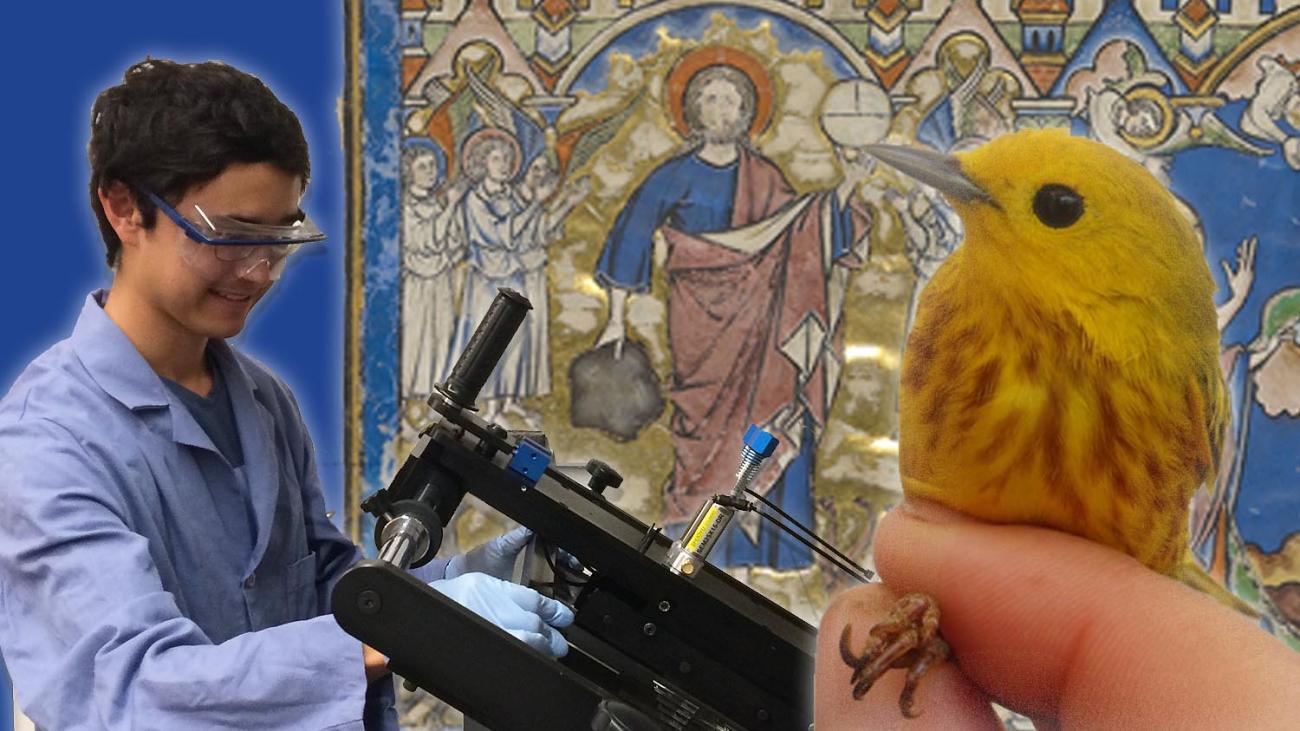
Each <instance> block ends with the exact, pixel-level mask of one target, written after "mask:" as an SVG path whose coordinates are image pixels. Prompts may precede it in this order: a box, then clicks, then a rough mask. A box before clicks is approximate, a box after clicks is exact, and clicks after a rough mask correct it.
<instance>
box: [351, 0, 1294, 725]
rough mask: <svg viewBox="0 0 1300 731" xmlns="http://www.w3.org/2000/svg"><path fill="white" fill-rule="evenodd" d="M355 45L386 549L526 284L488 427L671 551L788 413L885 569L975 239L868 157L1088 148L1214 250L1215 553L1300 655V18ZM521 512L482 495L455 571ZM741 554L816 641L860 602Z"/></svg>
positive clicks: (1069, 10)
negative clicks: (414, 454) (937, 298)
mask: <svg viewBox="0 0 1300 731" xmlns="http://www.w3.org/2000/svg"><path fill="white" fill-rule="evenodd" d="M348 33H349V44H348V53H349V69H350V71H349V78H348V89H347V94H346V95H345V100H344V109H343V115H344V124H345V126H346V129H347V131H348V140H349V143H348V144H349V151H348V154H349V160H350V166H349V196H350V211H351V222H352V230H351V231H350V243H349V262H350V264H349V272H348V293H349V300H348V301H349V323H348V370H347V373H348V378H347V382H348V386H347V387H348V395H347V399H348V400H347V403H348V435H347V443H348V450H349V464H350V469H349V474H348V485H347V510H348V515H347V525H348V527H349V529H350V531H351V532H352V533H353V536H354V537H355V538H356V539H357V540H358V541H360V542H362V543H364V544H366V545H370V544H371V543H372V541H371V538H370V534H371V531H372V530H373V525H372V524H371V523H369V522H368V518H367V516H366V515H365V514H364V513H363V512H362V511H361V510H360V509H359V507H358V506H359V502H360V500H361V499H363V498H364V496H366V495H367V494H369V493H371V492H373V491H374V490H377V489H379V488H382V487H385V486H386V485H387V484H388V481H389V480H390V479H391V478H392V477H393V475H394V473H395V472H396V469H397V467H398V466H400V464H401V461H402V460H403V459H404V458H405V456H406V454H407V452H408V451H409V450H410V448H411V447H412V446H413V444H414V443H415V441H416V439H417V434H418V431H419V429H420V428H422V426H423V425H424V424H425V423H427V420H428V419H429V417H430V414H429V407H428V399H429V397H430V395H431V394H432V393H434V388H435V386H436V385H437V384H438V383H439V382H441V381H442V380H443V379H444V378H446V376H447V374H448V372H449V369H450V368H451V366H452V364H453V363H454V361H455V359H456V357H457V355H458V354H459V353H460V351H461V350H462V349H463V348H464V346H465V344H466V342H467V341H468V339H469V338H470V336H471V335H472V333H473V330H474V328H475V326H476V325H477V323H478V321H479V319H480V318H481V317H482V316H483V314H484V312H485V311H486V309H487V307H488V305H489V304H490V302H491V301H492V298H493V296H494V295H495V293H496V291H497V289H498V288H500V287H508V288H511V289H514V290H516V291H518V292H520V293H522V294H524V295H525V296H526V297H527V298H528V299H529V300H530V301H531V304H532V307H533V310H532V312H531V313H530V315H529V317H528V319H527V320H526V321H525V324H524V326H523V327H522V328H521V329H520V331H519V333H518V335H517V336H516V338H515V340H514V341H513V342H512V344H511V345H510V347H509V349H508V350H507V351H506V353H505V355H504V356H503V358H502V359H501V362H500V365H499V367H498V369H497V371H496V372H495V373H494V374H493V376H492V378H491V379H489V381H488V382H487V383H486V384H485V385H484V387H483V390H482V392H481V393H480V397H479V409H480V411H481V413H482V415H483V416H484V418H487V419H489V420H492V421H495V422H497V423H499V424H501V425H503V426H505V427H507V428H509V429H526V430H540V431H543V432H545V434H546V436H547V438H548V440H549V443H550V446H551V448H552V449H553V450H554V452H555V455H556V458H557V460H558V461H559V462H561V463H573V464H578V465H581V464H583V463H585V462H586V461H587V460H588V459H590V458H597V459H600V460H603V461H605V462H607V463H609V464H610V465H613V466H614V467H616V468H617V469H618V470H619V471H620V472H621V473H622V474H623V475H624V477H625V481H624V482H623V485H622V487H621V488H620V489H619V490H617V491H614V492H616V493H617V494H615V495H613V497H612V498H611V499H612V500H614V501H615V502H616V504H618V505H619V506H620V507H622V508H623V509H624V510H627V511H628V512H630V513H632V514H633V515H635V516H637V517H638V518H640V519H641V520H642V521H644V522H645V523H646V524H652V523H653V524H655V525H657V526H659V527H660V528H661V529H662V530H664V531H665V532H666V533H668V534H670V535H672V534H673V533H674V531H676V532H677V533H678V534H680V532H681V531H682V530H683V529H684V527H685V523H686V522H687V521H689V520H690V518H691V516H692V515H693V513H694V512H695V511H696V510H697V509H698V508H699V506H700V505H701V503H702V502H703V501H705V500H707V499H708V498H709V497H710V496H711V495H713V494H715V493H718V492H723V491H725V490H727V489H728V488H729V487H730V485H731V480H732V478H733V476H734V472H735V469H736V459H737V456H738V454H739V446H740V438H741V435H742V434H743V432H744V431H745V428H746V427H747V426H748V425H750V424H758V425H760V426H761V427H763V428H765V429H767V430H769V431H771V432H772V433H774V434H776V435H777V436H778V437H779V439H780V447H779V448H778V450H777V452H776V453H775V454H774V455H773V458H772V459H771V460H770V461H769V462H770V463H769V464H768V465H767V467H766V468H765V469H764V470H763V471H762V472H761V473H760V475H759V477H758V479H757V480H756V482H755V489H756V490H757V491H758V492H760V493H761V494H763V495H765V496H766V498H767V499H768V500H770V501H771V502H772V503H773V504H775V505H777V506H779V507H780V508H781V509H782V510H783V511H785V512H786V513H787V514H788V515H789V516H791V517H792V518H793V519H795V520H797V521H799V522H800V523H803V524H804V525H807V526H808V527H810V528H812V529H813V530H815V531H816V532H817V533H818V534H819V535H821V536H822V537H823V538H825V539H826V540H828V541H830V542H832V543H833V544H834V545H836V546H837V547H838V548H839V549H840V550H841V551H843V552H844V553H846V554H847V555H849V556H850V557H851V558H852V559H854V560H855V561H858V562H860V563H862V564H863V565H865V566H867V567H871V565H872V564H871V543H872V535H873V531H874V528H875V526H876V523H877V521H878V519H879V518H880V516H881V515H883V514H884V512H885V511H887V510H888V509H889V508H890V507H891V506H893V505H894V504H896V503H897V501H898V500H899V499H900V498H901V494H902V493H901V483H900V480H899V476H898V459H897V444H898V442H897V439H898V434H897V412H898V408H897V394H898V370H899V363H900V359H901V356H902V352H903V349H904V348H905V346H906V342H907V333H908V330H909V328H910V325H911V322H912V320H913V317H914V313H915V307H916V303H917V298H918V294H919V292H920V291H921V290H922V289H923V288H924V287H925V285H926V282H927V281H928V279H929V278H930V277H931V275H933V273H934V272H935V270H936V269H937V267H938V266H940V265H941V264H942V263H943V261H944V259H945V257H946V256H947V255H948V254H949V253H951V252H952V251H953V250H954V249H955V248H956V247H957V246H960V245H961V241H962V224H961V221H960V220H959V219H958V218H957V216H956V214H955V213H954V211H953V210H952V209H951V208H950V207H949V206H948V204H947V203H946V202H945V200H944V199H943V198H942V197H941V196H939V195H938V194H937V193H935V192H934V191H933V190H931V189H929V188H926V187H924V186H921V185H919V184H916V183H914V182H912V181H911V180H909V179H906V178H904V177H903V176H901V175H898V174H896V173H895V172H894V171H893V170H891V169H890V168H888V167H887V166H884V165H880V164H877V163H876V161H875V160H874V159H873V158H872V157H871V156H869V155H867V154H865V152H864V150H863V148H864V146H866V145H870V144H873V143H878V142H886V143H891V144H905V145H914V146H922V147H925V148H928V149H931V150H935V151H939V152H943V153H959V152H961V151H963V150H969V149H971V148H974V147H977V146H979V145H980V144H982V143H983V142H985V141H988V140H990V139H993V138H995V137H997V136H999V135H1002V134H1005V133H1008V132H1012V131H1015V130H1018V129H1023V128H1031V127H1033V128H1043V127H1059V128H1064V129H1068V130H1071V131H1072V132H1073V133H1074V134H1076V135H1083V136H1088V137H1091V138H1093V139H1096V140H1099V141H1101V142H1104V143H1106V144H1107V145H1110V146H1112V147H1113V148H1115V149H1117V150H1119V151H1121V152H1122V153H1123V154H1124V155H1126V156H1128V157H1129V158H1131V159H1133V160H1134V161H1136V162H1138V163H1140V164H1142V165H1144V166H1146V167H1147V168H1148V169H1149V170H1150V171H1151V172H1152V173H1153V174H1154V175H1155V176H1156V177H1157V178H1159V179H1160V180H1161V181H1162V182H1164V183H1165V184H1167V185H1168V186H1169V188H1170V189H1171V190H1172V191H1173V192H1174V194H1175V196H1176V197H1177V199H1178V202H1179V204H1180V206H1181V208H1182V210H1183V213H1184V215H1186V216H1187V217H1188V218H1189V219H1190V220H1191V221H1192V222H1193V223H1194V225H1195V228H1196V230H1197V231H1198V233H1199V235H1200V237H1201V239H1202V241H1201V243H1202V246H1203V248H1204V252H1205V258H1206V261H1207V263H1208V265H1209V266H1210V269H1211V272H1212V273H1213V275H1214V276H1215V278H1216V282H1217V285H1218V294H1217V297H1216V305H1217V307H1218V321H1219V328H1220V332H1221V334H1222V351H1221V352H1222V358H1221V364H1222V369H1223V374H1224V377H1225V379H1226V380H1227V383H1228V385H1229V391H1230V395H1231V402H1232V425H1231V437H1230V438H1229V439H1226V440H1225V445H1224V448H1223V454H1222V455H1221V459H1220V463H1221V465H1222V468H1221V469H1220V472H1219V475H1218V479H1217V484H1216V485H1207V486H1206V488H1205V489H1204V490H1202V491H1201V492H1200V493H1199V494H1198V496H1197V498H1196V500H1195V502H1194V505H1193V511H1192V525H1191V526H1190V529H1191V534H1192V537H1193V541H1194V548H1195V551H1196V554H1197V556H1198V558H1199V559H1200V560H1201V561H1202V562H1203V564H1204V565H1205V567H1206V568H1208V569H1210V570H1211V571H1212V573H1213V574H1214V575H1215V577H1216V578H1217V579H1218V580H1219V581H1221V582H1223V583H1224V584H1225V585H1227V586H1228V587H1230V588H1231V589H1232V590H1233V591H1234V592H1236V593H1237V594H1238V595H1239V596H1241V597H1242V598H1244V599H1246V600H1247V601H1248V602H1250V603H1251V604H1252V605H1253V606H1255V607H1257V608H1258V610H1259V612H1260V614H1261V619H1260V621H1261V623H1262V625H1263V626H1264V627H1265V628H1266V629H1268V630H1269V631H1272V632H1275V633H1277V634H1279V635H1280V636H1282V637H1284V638H1286V640H1287V641H1288V642H1289V643H1291V644H1292V645H1293V646H1294V647H1296V648H1297V649H1298V650H1300V2H1297V0H1106V1H1103V0H985V1H983V2H981V1H979V0H952V1H951V2H948V1H946V0H806V1H804V2H788V1H783V0H745V1H743V2H728V3H712V2H686V1H685V0H655V1H642V0H635V1H634V0H441V1H440V0H356V1H355V2H353V3H352V4H351V6H350V8H349V30H348ZM506 527H507V524H506V521H505V519H504V517H502V516H500V515H499V514H496V513H494V512H493V511H491V510H490V509H488V508H486V506H484V505H482V504H481V503H476V502H475V501H474V500H472V499H467V500H466V501H465V503H464V504H463V505H462V508H461V510H460V512H459V513H458V514H457V516H456V518H455V519H454V520H453V522H452V524H451V525H449V526H448V530H447V536H446V539H445V540H444V544H443V548H444V551H455V550H463V549H465V548H467V547H470V546H473V545H476V544H477V543H479V542H481V541H483V540H484V539H485V538H487V537H490V536H492V535H495V534H496V533H498V532H500V531H501V530H502V529H504V528H506ZM711 560H712V561H714V562H715V563H717V564H718V565H719V566H720V567H723V568H725V569H726V570H728V571H729V572H731V573H732V574H733V575H734V576H736V577H737V578H739V579H740V580H742V581H744V582H746V583H748V584H750V585H751V586H753V587H754V588H756V589H758V590H759V591H761V592H762V593H764V594H765V595H767V596H769V597H772V598H773V599H774V600H775V601H777V602H779V603H781V604H782V605H784V606H786V607H787V608H789V609H790V610H791V611H793V612H795V613H796V614H798V615H800V616H802V617H804V618H805V619H806V620H807V621H808V622H810V623H813V624H815V623H816V622H817V621H818V620H819V619H820V613H821V611H822V610H823V608H824V607H825V606H826V603H827V601H828V597H830V596H831V595H832V594H833V593H834V592H835V591H837V590H838V589H840V588H843V587H845V586H848V585H849V584H850V583H852V582H853V581H855V580H854V579H853V578H852V577H850V576H847V575H845V574H843V573H842V572H840V571H839V570H837V569H836V568H834V567H833V566H832V565H831V564H830V563H828V562H827V561H825V560H824V559H823V558H822V557H820V556H819V555H818V554H816V553H814V552H813V551H811V550H810V549H809V547H808V546H806V545H804V544H803V543H800V542H798V541H795V540H792V539H791V538H790V537H789V536H788V535H787V534H784V533H781V532H779V531H777V530H775V529H774V528H773V527H772V526H771V525H770V524H763V523H758V522H750V521H748V520H740V521H738V522H737V523H736V524H734V525H733V526H732V528H731V529H730V531H729V532H728V534H727V536H726V537H725V539H724V541H723V543H722V544H721V545H719V546H718V548H717V549H715V551H714V552H713V554H712V556H711ZM405 702H406V704H407V707H406V709H405V719H404V722H405V723H406V724H407V725H409V726H411V727H413V728H447V727H457V724H459V723H460V722H459V721H458V720H457V719H458V716H457V715H456V714H455V713H454V712H451V711H449V709H447V708H446V707H445V706H443V705H441V704H439V703H438V702H437V701H436V700H434V699H423V700H421V699H415V700H411V699H407V700H406V701H405Z"/></svg>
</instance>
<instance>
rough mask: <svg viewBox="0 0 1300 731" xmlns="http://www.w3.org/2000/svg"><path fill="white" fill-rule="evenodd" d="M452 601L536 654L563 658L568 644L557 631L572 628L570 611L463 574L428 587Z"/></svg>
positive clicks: (533, 594) (496, 581)
mask: <svg viewBox="0 0 1300 731" xmlns="http://www.w3.org/2000/svg"><path fill="white" fill-rule="evenodd" d="M429 586H430V587H432V588H433V589H435V590H437V591H438V592H441V593H442V594H444V595H446V596H447V597H448V598H450V599H451V600H452V601H455V602H456V603H457V604H460V605H461V606H463V607H465V608H466V609H468V610H470V611H471V612H473V613H475V614H477V615H478V616H480V617H482V618H483V619H486V620H487V621H489V622H491V623H492V624H495V625H496V626H498V627H500V628H501V629H503V630H505V631H506V632H508V633H510V635H511V636H513V637H514V638H515V639H517V640H521V641H523V642H524V643H525V644H527V645H528V646H529V647H532V648H533V649H535V650H538V651H541V652H545V653H547V654H548V655H551V656H552V657H564V656H565V655H566V654H568V652H569V643H568V642H567V641H565V639H564V635H562V634H560V633H559V631H558V630H557V628H558V627H568V626H569V625H571V624H573V610H572V609H569V608H568V607H566V606H565V605H563V604H561V603H560V602H557V601H556V600H554V599H551V598H550V597H544V596H542V595H541V594H538V593H537V592H536V591H533V590H532V589H529V588H528V587H526V586H519V585H518V584H512V583H510V582H508V581H502V580H501V579H498V578H495V577H493V576H488V575H487V574H479V573H472V574H463V575H461V576H457V577H456V578H454V579H443V580H441V581H435V582H433V583H431V584H429Z"/></svg>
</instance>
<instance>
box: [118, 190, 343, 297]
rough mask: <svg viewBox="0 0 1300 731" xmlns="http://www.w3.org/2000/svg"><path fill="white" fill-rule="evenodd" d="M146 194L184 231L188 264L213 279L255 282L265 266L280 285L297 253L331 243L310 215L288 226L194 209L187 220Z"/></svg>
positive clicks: (183, 247)
mask: <svg viewBox="0 0 1300 731" xmlns="http://www.w3.org/2000/svg"><path fill="white" fill-rule="evenodd" d="M144 193H145V195H146V196H148V197H149V199H150V200H152V201H153V203H154V205H156V206H158V210H160V211H162V213H163V214H164V215H166V216H167V217H168V218H169V219H171V221H172V222H173V223H175V224H176V226H177V227H178V228H179V229H180V230H181V233H182V234H183V235H182V236H181V237H180V247H181V255H182V258H183V259H184V260H185V262H186V263H187V264H189V265H190V266H191V267H194V268H196V269H197V270H198V271H199V273H200V274H202V275H203V276H206V277H209V278H212V279H218V278H221V277H224V276H229V275H231V274H234V275H236V276H239V277H241V278H242V277H251V276H255V275H256V273H257V270H258V268H259V267H261V266H265V267H266V269H267V275H268V276H269V278H270V279H272V280H275V279H279V278H280V275H281V274H282V273H283V272H284V268H285V265H286V263H287V262H288V260H289V257H290V256H291V255H292V254H293V253H294V252H296V251H297V250H298V249H300V248H302V247H303V246H304V245H305V244H310V243H315V242H318V241H324V240H325V234H324V233H323V232H322V231H321V230H320V229H319V228H317V227H316V224H314V223H312V221H311V219H309V218H308V217H307V215H306V214H301V217H300V218H298V219H296V220H294V221H293V222H291V223H288V224H283V225H281V224H264V223H255V222H251V221H243V220H240V219H237V218H231V217H229V216H222V215H215V214H211V213H209V212H207V211H205V210H203V208H202V207H200V206H198V205H194V206H190V207H189V210H187V211H186V212H185V215H182V213H181V212H179V211H177V210H176V209H175V208H173V207H172V206H171V205H170V204H169V203H167V201H165V200H163V199H162V198H161V197H160V196H157V195H154V194H153V193H151V192H149V191H144ZM300 213H301V212H300Z"/></svg>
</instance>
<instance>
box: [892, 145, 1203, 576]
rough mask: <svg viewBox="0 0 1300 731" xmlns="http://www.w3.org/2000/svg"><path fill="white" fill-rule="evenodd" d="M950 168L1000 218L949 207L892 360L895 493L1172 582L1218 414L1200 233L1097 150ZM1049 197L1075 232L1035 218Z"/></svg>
mask: <svg viewBox="0 0 1300 731" xmlns="http://www.w3.org/2000/svg"><path fill="white" fill-rule="evenodd" d="M960 160H961V167H962V171H963V172H964V173H965V174H966V175H967V177H969V178H970V179H971V180H972V181H973V182H975V183H976V184H978V185H979V186H980V187H981V188H984V189H985V190H986V191H988V193H989V195H990V196H991V197H992V198H993V199H994V200H995V201H997V202H998V206H997V207H995V206H992V205H989V204H988V203H984V202H972V203H965V204H963V203H961V202H957V203H956V204H955V205H956V206H957V208H958V212H959V213H960V214H961V216H962V220H963V222H964V224H965V226H966V239H965V242H964V244H963V245H962V246H961V247H960V248H959V249H958V250H957V251H956V252H954V253H953V255H952V256H951V257H950V258H949V259H948V261H947V262H945V264H944V265H943V266H942V267H941V268H940V270H939V271H938V273H937V274H936V275H935V277H934V278H933V279H932V280H931V282H930V283H929V285H928V286H927V287H926V289H925V291H924V292H923V294H922V298H921V302H920V305H919V308H918V312H917V318H916V324H915V326H914V329H913V331H912V334H911V337H910V339H909V341H908V345H907V349H906V351H905V353H904V359H903V374H902V383H901V388H902V394H901V399H900V401H901V403H900V406H901V417H900V418H901V422H900V429H899V435H900V436H899V442H900V443H899V452H900V460H901V471H902V477H903V487H904V490H905V491H906V492H907V493H908V494H911V495H920V496H923V497H926V498H929V499H932V500H936V501H938V502H941V503H943V504H946V505H948V506H950V507H952V508H955V509H957V510H960V511H962V512H965V513H969V514H971V515H975V516H978V517H980V518H984V519H986V520H990V521H995V522H1013V523H1030V524H1036V525H1043V526H1049V527H1052V528H1057V529H1060V530H1064V531H1068V532H1070V533H1075V534H1078V535H1081V536H1085V537H1087V538H1090V539H1092V540H1095V541H1098V542H1101V543H1104V544H1107V545H1110V546H1113V547H1115V548H1118V549H1120V550H1122V551H1125V552H1127V553H1130V554H1132V555H1134V556H1136V557H1137V558H1138V559H1139V560H1140V561H1142V562H1143V563H1144V564H1146V565H1147V566H1149V567H1151V568H1152V569H1155V570H1156V571H1159V572H1161V573H1166V574H1174V573H1177V571H1178V570H1179V567H1180V566H1181V565H1182V563H1183V558H1184V554H1185V552H1186V550H1187V510H1188V503H1189V501H1190V499H1191V497H1192V494H1193V492H1194V491H1195V490H1196V489H1197V487H1198V486H1201V485H1203V484H1206V482H1207V480H1209V481H1210V482H1211V483H1212V480H1213V469H1214V468H1215V464H1214V463H1215V461H1216V459H1217V455H1218V453H1219V439H1220V436H1221V434H1222V433H1223V426H1224V419H1225V418H1226V414H1227V413H1228V412H1227V407H1226V403H1225V393H1224V387H1223V382H1222V378H1221V376H1220V375H1219V369H1218V349H1219V344H1218V343H1219V338H1218V331H1217V327H1216V321H1215V312H1214V303H1213V299H1212V297H1213V288H1214V285H1213V281H1212V279H1211V278H1210V273H1209V269H1208V267H1207V266H1206V264H1205V260H1204V258H1203V256H1202V253H1201V250H1200V248H1199V246H1198V244H1197V238H1196V236H1195V234H1194V233H1193V230H1192V228H1191V226H1190V225H1189V224H1188V223H1187V221H1186V220H1185V219H1184V218H1183V217H1182V216H1181V215H1180V214H1179V212H1178V210H1177V208H1176V207H1175V204H1174V201H1173V198H1172V196H1170V194H1169V193H1168V192H1167V191H1165V189H1164V188H1163V187H1162V186H1161V185H1160V184H1159V183H1158V182H1157V181H1156V180H1155V179H1154V178H1152V177H1151V175H1150V174H1149V173H1147V172H1146V171H1145V170H1144V169H1143V168H1141V167H1140V166H1139V165H1137V164H1135V163H1133V162H1131V161H1129V160H1127V159H1126V158H1124V157H1123V156H1121V155H1119V154H1118V153H1116V152H1114V151H1112V150H1110V149H1109V148H1107V147H1105V146H1103V145H1101V144H1099V143H1096V142H1091V141H1089V140H1085V139H1080V138H1074V137H1069V136H1068V135H1065V134H1063V133H1056V132H1042V131H1027V132H1020V133H1017V134H1014V135H1008V136H1006V137H1002V138H1000V139H998V140H996V141H994V142H992V143H989V144H988V145H985V146H984V147H981V148H980V149H978V150H976V151H974V152H971V153H968V154H966V155H963V156H961V157H960ZM1050 183H1056V184H1061V185H1066V186H1069V187H1070V188H1072V189H1074V190H1077V191H1078V192H1079V194H1080V195H1082V197H1083V200H1084V202H1085V208H1084V210H1085V213H1084V216H1083V217H1082V218H1081V219H1079V221H1078V222H1077V223H1075V224H1073V225H1072V226H1069V227H1067V228H1061V229H1055V228H1050V227H1048V226H1045V225H1043V224H1042V223H1041V222H1039V221H1038V220H1036V219H1035V216H1034V214H1033V212H1032V211H1031V209H1030V206H1031V205H1032V201H1033V196H1034V191H1036V190H1038V189H1039V188H1041V187H1042V186H1043V185H1046V184H1050Z"/></svg>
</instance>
